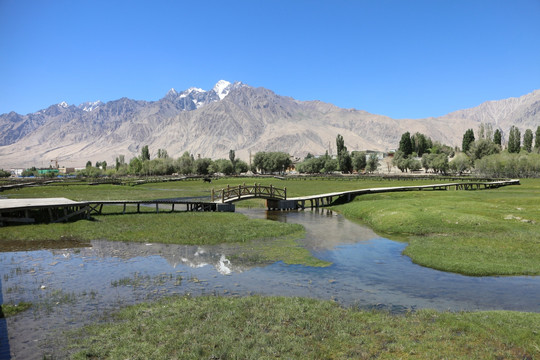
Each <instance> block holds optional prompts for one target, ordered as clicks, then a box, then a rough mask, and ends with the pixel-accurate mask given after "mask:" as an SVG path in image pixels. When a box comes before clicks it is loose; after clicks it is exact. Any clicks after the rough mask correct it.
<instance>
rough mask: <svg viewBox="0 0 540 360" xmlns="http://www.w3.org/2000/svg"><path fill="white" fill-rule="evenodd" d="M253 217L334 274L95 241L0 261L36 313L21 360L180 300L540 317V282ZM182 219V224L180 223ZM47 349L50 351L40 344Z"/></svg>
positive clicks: (229, 250) (353, 231)
mask: <svg viewBox="0 0 540 360" xmlns="http://www.w3.org/2000/svg"><path fill="white" fill-rule="evenodd" d="M240 211H241V212H243V213H245V214H246V215H248V216H250V217H258V218H265V217H267V218H270V219H273V220H277V221H287V222H291V223H299V224H302V225H304V226H305V227H306V237H305V239H302V240H301V242H302V244H303V246H306V247H307V248H308V249H310V250H311V251H312V253H313V254H314V255H315V256H316V257H318V258H320V259H322V260H326V261H329V262H332V265H331V266H330V267H327V268H313V267H306V266H301V265H285V264H283V263H281V262H278V263H274V264H269V265H267V264H264V263H258V262H256V261H250V262H246V261H244V260H242V258H241V257H238V256H235V252H237V251H238V250H239V249H238V248H235V246H214V247H210V246H179V245H165V244H141V243H121V242H109V241H103V240H99V241H92V242H91V244H90V245H91V246H85V247H79V248H65V249H53V250H39V251H13V252H2V253H0V264H1V268H0V269H1V272H2V274H1V275H2V278H1V279H2V283H1V284H2V295H3V300H4V302H6V303H18V302H20V301H27V302H32V303H34V304H35V305H34V306H33V308H32V309H31V310H29V311H27V312H25V313H23V314H20V315H19V316H17V317H15V318H12V319H8V321H7V323H8V333H9V339H10V341H9V345H10V348H11V350H12V352H14V353H15V354H16V357H15V358H20V359H32V358H42V357H43V354H47V353H51V354H52V353H54V354H55V355H57V357H62V356H61V355H62V354H59V353H58V350H57V348H56V347H55V345H54V343H53V342H51V339H52V338H54V330H58V331H61V330H63V329H66V328H68V327H70V326H78V325H80V324H83V323H87V322H93V321H95V320H96V319H98V318H99V317H100V316H102V315H103V314H104V313H106V312H107V311H109V310H114V309H117V308H118V307H119V306H123V305H127V304H133V303H137V302H141V301H146V300H152V299H156V298H160V297H163V296H166V295H172V294H192V295H200V294H219V295H228V296H229V295H233V296H235V295H239V296H241V295H249V294H255V293H257V294H267V295H285V296H306V297H314V298H321V299H334V300H336V301H338V302H340V303H342V304H344V305H347V306H348V305H354V306H359V307H362V308H374V307H375V308H387V309H390V310H393V311H395V310H397V311H403V310H406V309H418V308H435V309H438V310H491V309H505V310H520V311H536V312H538V311H540V277H488V278H481V277H467V276H462V275H457V274H449V273H444V272H440V271H436V270H432V269H427V268H423V267H421V266H418V265H415V264H413V263H412V262H411V261H410V259H409V258H408V257H406V256H403V255H402V254H401V252H402V250H403V248H404V247H405V246H406V245H405V244H403V243H397V242H394V241H390V240H387V239H384V238H381V237H379V236H377V235H376V234H375V233H373V231H371V230H370V229H367V228H365V227H362V226H360V225H358V224H356V223H353V222H350V221H347V220H346V219H344V218H343V217H342V216H339V215H337V214H335V213H332V212H329V211H326V210H322V211H319V212H315V211H314V212H311V211H299V212H266V211H264V210H262V209H241V210H240ZM179 216H181V215H179ZM36 340H41V341H36Z"/></svg>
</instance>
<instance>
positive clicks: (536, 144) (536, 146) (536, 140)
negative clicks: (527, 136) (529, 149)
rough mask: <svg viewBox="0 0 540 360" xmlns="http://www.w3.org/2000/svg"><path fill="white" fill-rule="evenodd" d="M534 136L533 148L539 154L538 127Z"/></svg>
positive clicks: (539, 127)
mask: <svg viewBox="0 0 540 360" xmlns="http://www.w3.org/2000/svg"><path fill="white" fill-rule="evenodd" d="M534 136H535V137H534V148H535V149H536V151H537V152H540V126H538V127H537V128H536V132H535V134H534Z"/></svg>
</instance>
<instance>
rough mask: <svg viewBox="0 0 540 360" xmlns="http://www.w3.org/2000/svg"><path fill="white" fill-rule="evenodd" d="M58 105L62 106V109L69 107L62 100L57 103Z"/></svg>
mask: <svg viewBox="0 0 540 360" xmlns="http://www.w3.org/2000/svg"><path fill="white" fill-rule="evenodd" d="M58 106H59V107H62V108H64V109H65V108H68V107H69V105H68V104H67V102H65V101H62V102H61V103H60V104H58Z"/></svg>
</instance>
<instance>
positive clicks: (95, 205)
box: [87, 200, 234, 215]
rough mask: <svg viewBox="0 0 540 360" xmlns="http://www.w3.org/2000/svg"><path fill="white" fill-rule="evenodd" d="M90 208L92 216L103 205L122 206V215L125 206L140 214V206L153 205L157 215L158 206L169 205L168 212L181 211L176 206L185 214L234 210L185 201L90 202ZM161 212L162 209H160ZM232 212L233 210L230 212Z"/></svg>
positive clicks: (99, 211)
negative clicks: (180, 206)
mask: <svg viewBox="0 0 540 360" xmlns="http://www.w3.org/2000/svg"><path fill="white" fill-rule="evenodd" d="M87 203H88V205H89V206H90V211H91V213H92V214H97V215H100V214H102V213H103V206H104V205H123V211H122V213H123V214H125V213H126V211H127V206H128V205H131V206H136V209H137V210H136V212H137V213H140V212H141V205H143V206H151V205H153V206H154V207H155V209H156V213H159V211H160V208H159V206H160V205H170V206H171V209H170V210H168V211H169V212H175V211H182V210H180V209H179V208H177V206H178V205H184V206H185V210H183V211H185V212H189V211H231V210H227V209H229V208H232V209H234V207H226V206H219V205H218V204H216V203H215V202H207V201H186V200H92V201H88V202H87ZM162 211H163V209H162ZM232 211H234V210H232Z"/></svg>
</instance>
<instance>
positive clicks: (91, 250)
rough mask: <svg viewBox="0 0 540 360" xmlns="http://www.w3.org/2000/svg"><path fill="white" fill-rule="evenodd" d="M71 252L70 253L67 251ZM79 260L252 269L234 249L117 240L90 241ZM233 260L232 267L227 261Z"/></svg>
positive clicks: (66, 254) (220, 269) (56, 251)
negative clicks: (111, 259)
mask: <svg viewBox="0 0 540 360" xmlns="http://www.w3.org/2000/svg"><path fill="white" fill-rule="evenodd" d="M71 251H73V250H71ZM71 251H67V250H53V253H55V254H63V255H64V256H69V252H71ZM76 251H77V252H78V253H80V254H81V255H82V256H83V257H91V256H97V257H116V258H120V259H125V260H129V259H132V258H135V257H149V256H160V257H162V258H164V259H165V260H167V262H168V263H169V264H170V265H171V266H172V267H173V268H176V266H178V265H179V264H180V265H185V266H189V267H191V268H199V267H203V266H206V265H211V266H213V267H215V268H216V270H217V271H218V272H219V273H221V274H224V275H226V274H230V273H232V272H238V273H239V272H243V271H245V270H248V269H249V268H252V267H254V266H256V265H257V264H254V263H253V262H252V261H249V260H248V261H247V263H244V262H243V261H242V257H241V256H236V255H235V249H234V248H232V247H225V246H215V247H213V246H207V247H201V246H195V245H174V244H143V243H129V242H120V241H105V240H94V241H92V246H91V247H86V248H82V249H77V250H76ZM231 258H233V259H234V260H233V261H234V264H233V263H232V262H231V260H230V259H231Z"/></svg>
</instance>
